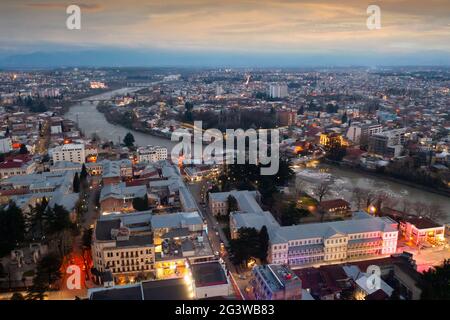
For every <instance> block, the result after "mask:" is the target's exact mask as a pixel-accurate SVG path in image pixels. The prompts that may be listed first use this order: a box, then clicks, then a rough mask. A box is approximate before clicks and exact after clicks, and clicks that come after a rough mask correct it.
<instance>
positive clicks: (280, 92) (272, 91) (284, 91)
mask: <svg viewBox="0 0 450 320" xmlns="http://www.w3.org/2000/svg"><path fill="white" fill-rule="evenodd" d="M269 96H270V97H271V98H285V97H287V96H288V86H287V84H271V85H270V87H269Z"/></svg>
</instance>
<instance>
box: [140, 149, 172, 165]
mask: <svg viewBox="0 0 450 320" xmlns="http://www.w3.org/2000/svg"><path fill="white" fill-rule="evenodd" d="M166 159H167V148H165V147H160V146H147V147H145V148H139V149H138V151H137V161H138V162H156V161H160V160H166Z"/></svg>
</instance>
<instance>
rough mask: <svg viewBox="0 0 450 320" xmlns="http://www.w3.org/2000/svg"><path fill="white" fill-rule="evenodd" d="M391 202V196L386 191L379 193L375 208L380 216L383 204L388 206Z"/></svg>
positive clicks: (376, 197)
mask: <svg viewBox="0 0 450 320" xmlns="http://www.w3.org/2000/svg"><path fill="white" fill-rule="evenodd" d="M390 200H391V197H390V196H389V194H388V193H387V192H385V191H382V190H381V191H378V192H377V193H376V195H375V207H376V208H377V212H378V214H380V212H381V209H383V204H387V203H388V202H389V201H390Z"/></svg>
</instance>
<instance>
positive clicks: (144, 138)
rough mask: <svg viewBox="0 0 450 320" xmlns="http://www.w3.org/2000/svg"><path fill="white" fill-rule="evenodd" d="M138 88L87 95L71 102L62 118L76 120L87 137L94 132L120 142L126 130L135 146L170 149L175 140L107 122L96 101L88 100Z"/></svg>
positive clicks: (129, 91)
mask: <svg viewBox="0 0 450 320" xmlns="http://www.w3.org/2000/svg"><path fill="white" fill-rule="evenodd" d="M139 89H140V88H120V89H118V90H109V91H107V92H104V93H101V94H100V95H96V96H90V97H87V98H85V99H84V100H85V101H77V102H75V103H73V104H72V105H71V107H70V108H69V110H68V112H67V113H65V114H64V118H66V119H69V120H72V121H74V122H76V123H77V124H78V127H79V128H80V131H82V132H83V133H84V135H85V136H87V137H89V136H91V135H92V134H94V133H95V134H96V135H98V136H99V137H100V138H101V139H102V140H105V141H112V142H114V143H121V142H122V141H123V138H124V137H125V135H126V134H127V133H128V132H131V133H132V134H133V136H134V138H135V140H136V145H137V146H147V145H159V146H164V147H166V148H167V149H168V150H172V148H173V146H174V145H175V144H176V142H172V141H171V140H170V138H166V137H162V136H158V135H157V134H149V133H146V132H145V133H144V132H139V131H136V130H134V129H128V128H125V127H123V126H121V125H116V124H114V123H111V122H108V120H107V119H106V114H105V113H100V112H99V111H98V110H97V104H98V101H93V102H90V101H89V99H104V100H108V99H111V98H112V97H114V96H116V95H125V94H127V93H132V92H134V91H136V90H139Z"/></svg>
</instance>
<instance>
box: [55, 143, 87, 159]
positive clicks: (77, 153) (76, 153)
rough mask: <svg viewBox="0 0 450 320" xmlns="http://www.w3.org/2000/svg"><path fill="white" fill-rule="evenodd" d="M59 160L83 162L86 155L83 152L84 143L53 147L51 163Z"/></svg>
mask: <svg viewBox="0 0 450 320" xmlns="http://www.w3.org/2000/svg"><path fill="white" fill-rule="evenodd" d="M59 161H69V162H75V163H85V161H86V155H85V152H84V144H65V145H62V146H58V147H56V148H54V149H53V163H56V162H59Z"/></svg>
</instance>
